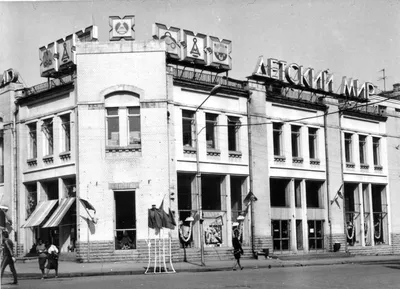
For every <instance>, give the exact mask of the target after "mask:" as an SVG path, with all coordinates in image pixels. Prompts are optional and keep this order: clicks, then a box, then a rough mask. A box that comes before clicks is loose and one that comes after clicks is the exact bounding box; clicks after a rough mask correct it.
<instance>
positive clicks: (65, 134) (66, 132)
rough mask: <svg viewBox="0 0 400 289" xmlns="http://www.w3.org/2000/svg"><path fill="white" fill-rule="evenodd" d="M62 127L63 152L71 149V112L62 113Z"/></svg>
mask: <svg viewBox="0 0 400 289" xmlns="http://www.w3.org/2000/svg"><path fill="white" fill-rule="evenodd" d="M60 120H61V128H62V142H61V145H62V148H61V151H62V152H70V151H71V114H70V113H66V114H63V115H60Z"/></svg>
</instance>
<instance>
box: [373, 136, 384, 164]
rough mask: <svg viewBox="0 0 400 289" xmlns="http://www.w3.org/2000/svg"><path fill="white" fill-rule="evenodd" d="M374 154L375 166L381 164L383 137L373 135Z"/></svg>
mask: <svg viewBox="0 0 400 289" xmlns="http://www.w3.org/2000/svg"><path fill="white" fill-rule="evenodd" d="M372 155H373V160H374V166H381V165H382V164H381V138H380V137H372Z"/></svg>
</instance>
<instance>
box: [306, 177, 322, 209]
mask: <svg viewBox="0 0 400 289" xmlns="http://www.w3.org/2000/svg"><path fill="white" fill-rule="evenodd" d="M322 184H323V183H322V182H316V181H306V201H307V208H322V191H321V190H322Z"/></svg>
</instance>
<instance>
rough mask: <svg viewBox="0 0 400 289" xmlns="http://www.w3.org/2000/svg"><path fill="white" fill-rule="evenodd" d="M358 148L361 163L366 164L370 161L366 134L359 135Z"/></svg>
mask: <svg viewBox="0 0 400 289" xmlns="http://www.w3.org/2000/svg"><path fill="white" fill-rule="evenodd" d="M358 149H359V158H360V164H361V165H366V164H367V163H368V161H367V160H368V155H367V136H366V135H358Z"/></svg>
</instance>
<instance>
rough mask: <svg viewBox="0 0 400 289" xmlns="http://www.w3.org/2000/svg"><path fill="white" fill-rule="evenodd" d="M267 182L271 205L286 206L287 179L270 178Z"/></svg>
mask: <svg viewBox="0 0 400 289" xmlns="http://www.w3.org/2000/svg"><path fill="white" fill-rule="evenodd" d="M269 184H270V189H269V191H270V199H271V207H288V203H289V202H288V197H287V194H288V190H289V186H288V185H289V180H285V179H272V178H271V179H270V181H269Z"/></svg>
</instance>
